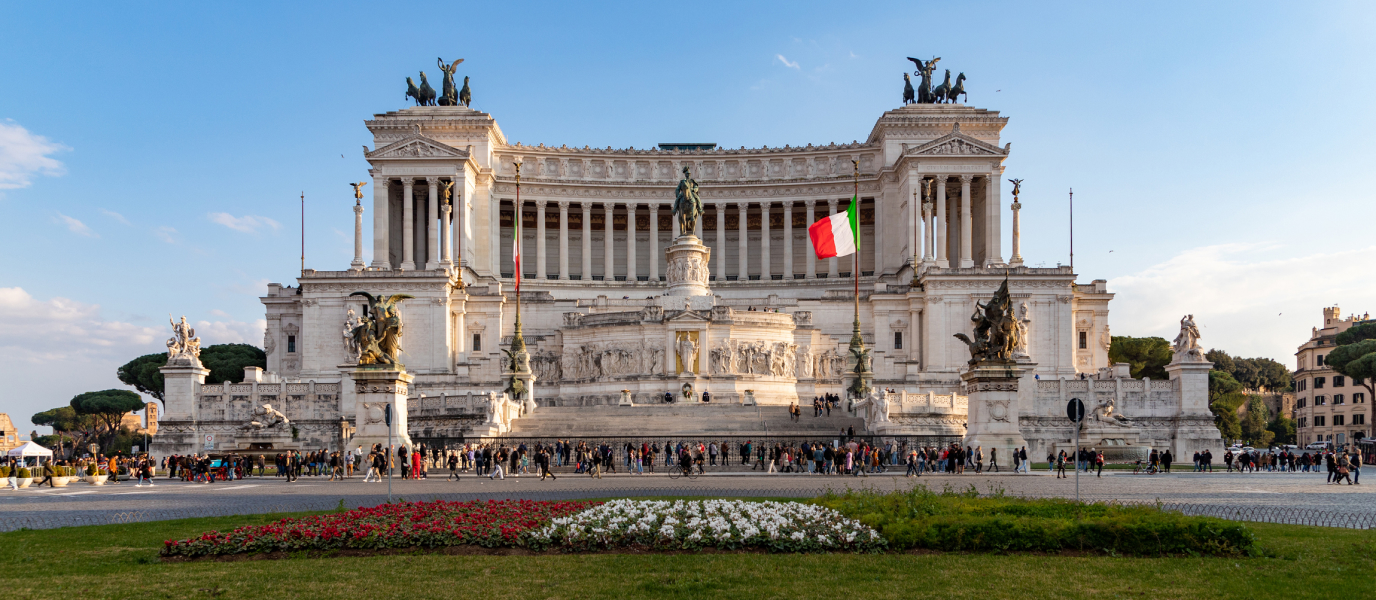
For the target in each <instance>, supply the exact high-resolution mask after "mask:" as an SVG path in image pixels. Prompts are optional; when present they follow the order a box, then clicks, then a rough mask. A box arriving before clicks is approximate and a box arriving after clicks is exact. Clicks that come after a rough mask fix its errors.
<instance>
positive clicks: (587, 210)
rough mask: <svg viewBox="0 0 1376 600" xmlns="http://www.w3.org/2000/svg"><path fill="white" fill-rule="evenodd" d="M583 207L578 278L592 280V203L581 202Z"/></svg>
mask: <svg viewBox="0 0 1376 600" xmlns="http://www.w3.org/2000/svg"><path fill="white" fill-rule="evenodd" d="M581 206H582V207H583V272H582V273H579V274H578V278H579V279H581V280H583V281H592V205H591V204H588V203H587V202H583V203H581Z"/></svg>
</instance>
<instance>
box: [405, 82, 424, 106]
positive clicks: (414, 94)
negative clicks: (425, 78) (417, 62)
mask: <svg viewBox="0 0 1376 600" xmlns="http://www.w3.org/2000/svg"><path fill="white" fill-rule="evenodd" d="M406 97H407V98H415V99H416V106H422V105H423V104H422V103H421V99H420V88H418V87H416V82H414V81H411V78H410V77H407V78H406Z"/></svg>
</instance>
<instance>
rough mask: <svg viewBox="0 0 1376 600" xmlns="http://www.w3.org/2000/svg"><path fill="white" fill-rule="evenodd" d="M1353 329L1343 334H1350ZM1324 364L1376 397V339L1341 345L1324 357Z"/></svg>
mask: <svg viewBox="0 0 1376 600" xmlns="http://www.w3.org/2000/svg"><path fill="white" fill-rule="evenodd" d="M1358 327H1360V325H1359V326H1358ZM1352 329H1357V327H1353V328H1352ZM1352 329H1349V330H1347V331H1344V332H1343V333H1345V334H1346V333H1350V332H1351V331H1352ZM1338 337H1339V339H1341V338H1342V336H1338ZM1349 339H1352V338H1349ZM1324 362H1325V363H1327V364H1328V366H1330V367H1332V368H1333V370H1334V371H1337V372H1339V373H1342V374H1343V375H1346V376H1348V377H1350V378H1351V379H1352V382H1353V383H1357V384H1360V385H1362V386H1364V387H1366V389H1367V391H1368V392H1371V395H1372V396H1373V397H1376V386H1373V384H1376V338H1368V339H1364V340H1360V341H1355V342H1352V343H1350V344H1343V345H1339V346H1338V347H1337V348H1334V349H1333V350H1332V351H1331V352H1329V353H1328V356H1326V357H1324Z"/></svg>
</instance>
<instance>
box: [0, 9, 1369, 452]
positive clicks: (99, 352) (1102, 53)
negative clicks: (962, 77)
mask: <svg viewBox="0 0 1376 600" xmlns="http://www.w3.org/2000/svg"><path fill="white" fill-rule="evenodd" d="M510 6H518V7H517V8H510V9H507V8H502V7H499V6H496V5H495V4H488V5H483V6H475V5H472V4H468V3H427V2H408V3H405V4H389V5H381V4H378V5H370V4H361V3H328V4H326V3H314V4H306V3H297V4H291V5H275V6H269V5H264V4H254V5H247V6H230V5H225V6H208V5H205V4H197V5H190V4H150V3H128V4H117V5H110V4H104V5H98V4H90V5H83V6H80V7H74V6H71V5H53V4H51V3H18V2H6V3H5V4H4V6H3V11H4V14H5V15H6V22H7V24H8V27H6V28H5V35H4V36H0V55H3V56H5V57H6V58H7V60H5V61H0V89H3V90H4V91H5V93H3V94H0V223H3V235H0V251H3V252H4V255H5V258H6V259H5V260H4V261H3V266H0V348H4V350H5V353H6V354H7V355H8V356H9V357H10V360H7V361H5V365H4V366H3V367H0V369H3V370H0V374H3V375H5V376H6V380H7V385H6V386H5V388H4V389H3V390H0V411H4V412H9V413H10V414H11V416H12V417H13V418H14V419H15V421H16V424H17V425H19V426H20V427H21V429H22V430H23V431H27V430H28V429H29V425H28V417H29V416H30V415H31V414H32V413H34V412H37V411H39V410H43V409H46V408H49V407H52V406H58V405H62V404H65V403H66V402H67V401H68V400H69V399H70V398H71V396H72V395H74V394H76V393H79V392H82V391H87V390H91V389H104V388H107V387H119V384H118V381H117V380H116V379H115V377H114V370H115V367H117V366H118V365H119V364H121V363H123V362H124V361H125V360H127V359H128V358H131V357H133V356H136V355H138V354H142V353H146V352H154V351H158V350H160V349H162V340H163V339H164V338H165V337H166V336H167V335H168V333H167V330H168V328H167V326H166V322H165V320H164V319H166V316H167V314H168V313H175V314H177V315H181V314H186V315H187V316H188V318H189V319H191V320H192V321H195V322H198V323H199V326H198V329H199V331H200V333H201V335H202V337H203V341H204V342H205V343H207V344H210V343H218V342H227V341H246V342H250V343H254V344H260V343H261V335H262V334H261V327H262V325H261V322H260V321H261V319H262V314H263V311H262V308H261V305H260V304H259V302H258V300H257V296H258V295H260V294H261V293H262V292H263V286H264V284H265V283H267V282H269V281H277V282H289V281H290V280H291V278H292V277H293V276H294V274H295V273H296V272H297V269H298V268H299V260H300V259H299V254H300V252H299V243H300V240H299V237H298V236H299V227H300V222H299V213H298V211H299V195H300V194H301V193H302V192H304V193H305V195H306V201H307V227H306V244H307V249H306V255H307V258H306V263H307V266H308V267H311V268H319V269H340V268H344V267H346V266H347V264H348V261H349V258H350V257H351V253H352V233H351V226H352V213H351V211H350V204H351V194H350V190H349V188H348V187H347V186H346V185H345V183H346V182H348V181H358V180H360V178H363V177H364V175H365V172H366V163H365V162H364V160H363V158H362V155H361V150H362V146H363V145H364V144H369V145H371V139H370V138H369V136H368V135H367V130H366V129H364V127H363V126H362V121H363V120H364V119H366V118H367V117H369V116H370V115H372V114H373V113H376V112H382V111H386V110H393V109H398V108H402V107H404V106H406V105H407V102H405V101H404V100H403V92H404V90H405V79H404V78H405V77H407V76H414V75H415V73H416V71H419V70H425V71H426V72H427V74H429V75H431V76H432V78H433V80H434V81H435V83H436V85H438V79H439V78H438V74H437V73H438V71H437V69H436V67H435V59H436V57H444V58H445V60H446V61H448V60H453V59H454V58H464V59H466V61H465V62H464V63H463V65H461V66H460V68H459V70H458V75H459V76H464V75H467V76H470V77H471V78H472V89H473V106H474V108H477V109H480V110H483V111H486V112H490V113H492V114H493V115H494V116H495V117H496V119H497V120H498V122H499V123H500V125H501V127H502V128H503V130H504V131H505V132H506V134H507V136H508V138H509V139H510V140H512V141H521V142H524V143H529V144H536V143H545V144H554V145H559V144H569V145H578V146H582V145H585V144H586V145H593V146H614V147H626V146H636V147H648V146H650V145H652V144H655V143H657V142H662V141H679V140H691V141H711V142H717V143H719V144H723V145H727V146H742V145H743V146H761V145H769V146H778V145H783V144H795V145H796V144H807V143H827V142H832V141H835V142H848V141H850V140H854V139H864V138H865V137H866V136H867V135H868V133H869V131H870V128H871V127H872V126H873V124H874V121H875V119H876V118H877V117H878V116H879V115H880V113H882V112H883V111H884V110H888V109H891V108H894V107H896V106H898V105H899V104H900V98H901V90H902V73H903V72H904V71H911V70H912V68H911V64H910V63H908V61H906V60H905V59H904V57H906V56H919V57H924V58H925V57H931V56H933V55H935V56H941V57H942V61H941V65H940V66H941V67H942V68H943V69H944V68H950V69H952V71H953V74H954V72H964V73H965V74H966V75H967V76H968V78H969V79H968V81H967V82H966V89H967V90H968V91H969V103H970V104H973V105H976V106H980V107H984V108H990V109H995V110H1000V111H1002V112H1003V114H1004V115H1006V116H1008V117H1010V119H1011V121H1010V123H1009V126H1008V127H1007V128H1006V129H1005V130H1004V141H1007V142H1012V144H1013V153H1012V157H1011V158H1010V159H1009V160H1008V162H1007V165H1008V171H1007V175H1008V176H1009V177H1018V178H1024V179H1026V182H1025V183H1024V185H1023V195H1022V200H1023V204H1024V207H1025V208H1024V211H1023V223H1024V225H1023V228H1024V229H1023V239H1024V242H1023V244H1024V251H1023V253H1024V256H1025V257H1026V258H1027V259H1028V261H1029V262H1030V263H1031V264H1034V265H1035V264H1038V263H1045V264H1046V265H1054V264H1056V263H1057V262H1064V261H1066V260H1068V256H1067V243H1066V234H1067V226H1066V191H1067V189H1068V188H1070V187H1072V186H1073V187H1074V188H1075V197H1076V215H1075V218H1076V220H1075V222H1076V227H1077V229H1076V251H1077V254H1076V259H1075V265H1076V268H1077V272H1079V273H1080V274H1081V276H1080V277H1081V281H1088V280H1090V279H1095V278H1104V279H1109V280H1110V288H1111V290H1112V291H1115V292H1118V294H1119V295H1118V297H1117V299H1116V300H1115V301H1114V304H1113V306H1112V310H1113V313H1112V316H1111V323H1112V327H1113V331H1114V333H1115V334H1119V335H1165V336H1166V337H1170V336H1172V335H1173V334H1174V330H1175V328H1176V326H1177V325H1176V323H1177V321H1178V319H1179V316H1180V314H1182V313H1184V312H1193V313H1195V314H1196V317H1197V319H1198V321H1199V322H1200V323H1201V325H1203V327H1204V339H1203V343H1204V344H1206V345H1208V346H1211V347H1218V348H1223V349H1226V350H1228V351H1230V352H1232V353H1234V354H1243V355H1248V356H1252V355H1264V356H1271V357H1274V358H1277V359H1280V360H1282V361H1285V362H1287V363H1292V362H1293V357H1292V354H1293V352H1294V348H1295V346H1297V345H1298V344H1299V343H1301V342H1302V341H1303V340H1304V339H1305V338H1307V336H1308V334H1309V328H1310V327H1311V326H1313V325H1315V324H1317V323H1318V321H1319V318H1320V312H1319V309H1320V308H1321V307H1322V306H1325V305H1329V304H1334V303H1336V304H1340V305H1341V306H1342V307H1343V309H1344V311H1346V312H1353V311H1356V312H1365V311H1368V310H1372V309H1373V308H1376V306H1373V304H1374V303H1373V298H1376V283H1370V282H1368V281H1367V280H1369V279H1370V278H1369V277H1367V276H1366V272H1365V269H1363V268H1362V267H1363V266H1365V262H1366V259H1368V258H1369V257H1370V256H1371V252H1372V250H1373V247H1372V246H1373V243H1372V241H1371V239H1370V236H1369V235H1367V234H1366V233H1365V231H1364V230H1363V229H1362V228H1360V227H1358V226H1354V225H1356V224H1360V223H1365V222H1370V221H1371V220H1372V219H1373V217H1376V208H1373V207H1372V202H1371V200H1372V197H1371V196H1372V194H1371V193H1370V192H1369V191H1368V190H1369V188H1370V183H1369V181H1368V180H1369V178H1370V176H1369V175H1368V173H1369V170H1370V169H1369V167H1368V165H1370V164H1371V163H1372V160H1373V158H1376V156H1373V155H1374V154H1376V152H1373V150H1372V148H1371V146H1370V144H1369V143H1366V142H1367V140H1370V139H1371V138H1372V137H1373V136H1372V133H1373V132H1372V129H1373V125H1374V124H1376V123H1374V122H1373V116H1372V114H1371V111H1370V106H1371V102H1370V98H1371V97H1372V96H1373V92H1376V89H1374V88H1376V81H1373V78H1374V77H1376V76H1373V73H1374V72H1373V70H1372V69H1371V68H1370V66H1371V64H1372V63H1373V62H1376V61H1374V60H1373V59H1376V51H1374V50H1376V37H1373V36H1371V35H1370V32H1371V31H1372V30H1373V25H1376V22H1373V21H1376V18H1374V17H1376V8H1373V6H1372V5H1369V4H1361V3H1322V4H1319V3H1262V2H1247V3H1241V2H1238V3H1227V2H1217V3H1164V4H1150V5H1139V4H1129V3H1083V4H1080V3H1012V2H1009V3H1000V2H984V3H968V4H954V3H930V2H904V3H896V4H884V3H863V4H859V5H850V6H847V5H845V4H837V3H820V2H819V3H794V2H788V3H782V2H781V3H710V2H708V3H692V4H686V5H685V4H679V5H671V4H662V3H627V4H610V3H606V4H599V5H596V6H594V5H581V4H571V3H557V4H540V3H521V4H519V5H510ZM855 6H859V7H860V8H859V9H858V10H857V9H856V8H855ZM1005 191H1007V190H1005ZM1007 200H1008V198H1005V199H1004V201H1005V204H1006V203H1007ZM1006 233H1007V232H1005V234H1006ZM1005 247H1007V245H1006V242H1005Z"/></svg>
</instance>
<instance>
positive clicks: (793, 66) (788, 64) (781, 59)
mask: <svg viewBox="0 0 1376 600" xmlns="http://www.w3.org/2000/svg"><path fill="white" fill-rule="evenodd" d="M774 56H775V57H776V58H778V59H779V62H781V63H784V66H785V67H788V68H790V69H797V70H799V71H801V70H802V67H799V66H798V63H797V62H789V60H788V59H787V58H784V55H782V54H775V55H774Z"/></svg>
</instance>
